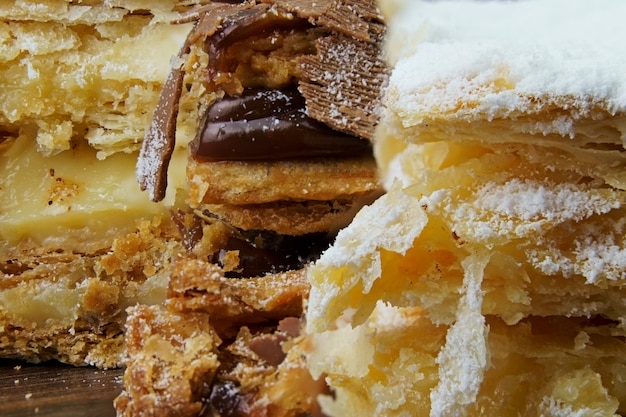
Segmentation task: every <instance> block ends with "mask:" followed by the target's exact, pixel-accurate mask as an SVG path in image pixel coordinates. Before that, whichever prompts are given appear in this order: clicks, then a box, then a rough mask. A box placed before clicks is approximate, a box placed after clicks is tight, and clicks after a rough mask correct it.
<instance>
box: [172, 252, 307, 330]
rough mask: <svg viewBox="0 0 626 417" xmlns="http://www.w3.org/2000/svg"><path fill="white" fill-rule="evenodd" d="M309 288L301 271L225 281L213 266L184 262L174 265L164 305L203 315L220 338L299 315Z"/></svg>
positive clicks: (197, 261) (180, 310)
mask: <svg viewBox="0 0 626 417" xmlns="http://www.w3.org/2000/svg"><path fill="white" fill-rule="evenodd" d="M308 288H309V284H308V282H307V280H306V272H305V270H304V269H300V270H297V271H289V272H285V273H280V274H275V275H267V276H264V277H257V278H245V279H231V278H225V277H224V272H223V271H222V269H221V268H219V267H218V266H216V265H213V264H210V263H207V262H203V261H199V260H186V261H181V262H180V263H178V264H177V265H176V268H175V270H174V271H173V275H172V277H171V280H170V289H169V293H168V300H167V302H166V304H167V305H168V306H169V307H170V308H172V309H174V310H176V311H179V312H204V313H207V314H209V315H210V317H211V324H212V325H213V326H214V327H216V328H218V329H220V334H223V333H225V332H227V331H228V330H232V329H236V331H237V330H238V328H239V327H240V326H242V325H254V324H259V323H265V322H268V321H272V320H277V319H280V318H283V317H287V316H295V317H298V316H300V315H301V314H302V303H303V299H304V298H305V297H306V294H307V293H308Z"/></svg>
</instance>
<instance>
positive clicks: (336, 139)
mask: <svg viewBox="0 0 626 417" xmlns="http://www.w3.org/2000/svg"><path fill="white" fill-rule="evenodd" d="M191 149H192V152H193V156H194V157H195V158H196V159H197V160H200V161H207V162H216V161H250V160H284V159H294V158H316V157H330V158H346V157H361V156H371V154H372V145H371V142H370V141H368V140H366V139H361V138H357V137H354V136H350V135H347V134H345V133H341V132H338V131H335V130H333V129H331V128H329V127H328V126H326V125H325V124H323V123H320V122H318V121H316V120H314V119H312V118H310V117H308V116H307V114H306V103H305V101H304V98H303V97H302V96H301V95H300V93H299V92H298V91H297V90H296V89H295V88H294V89H286V90H257V89H249V90H245V91H244V93H243V94H242V95H241V96H227V97H224V98H223V99H221V100H218V101H216V102H215V103H213V105H212V106H210V107H209V109H208V110H207V114H206V117H205V120H204V126H203V127H202V129H201V130H200V132H199V134H198V136H197V137H196V139H195V140H194V142H193V143H192V144H191Z"/></svg>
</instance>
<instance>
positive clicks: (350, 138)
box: [116, 0, 387, 416]
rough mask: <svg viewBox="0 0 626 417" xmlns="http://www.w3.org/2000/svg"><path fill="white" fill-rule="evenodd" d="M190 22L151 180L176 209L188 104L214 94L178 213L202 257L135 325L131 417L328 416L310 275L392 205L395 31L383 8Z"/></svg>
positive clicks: (237, 11)
mask: <svg viewBox="0 0 626 417" xmlns="http://www.w3.org/2000/svg"><path fill="white" fill-rule="evenodd" d="M182 20H183V21H195V27H194V29H193V30H192V31H191V33H190V34H189V36H188V38H187V40H186V42H185V44H184V45H183V46H182V48H181V50H180V53H179V55H178V57H177V58H176V59H174V60H173V68H172V70H171V72H170V74H169V77H168V80H167V82H166V85H165V87H164V89H163V92H162V94H161V97H160V101H159V104H158V105H157V108H156V111H155V113H154V118H153V123H152V126H151V128H150V130H149V131H148V133H147V135H146V137H145V140H144V143H143V147H142V152H141V155H140V158H139V161H138V164H137V176H138V180H139V182H140V184H141V187H142V189H144V190H147V191H148V193H149V195H150V198H151V199H153V200H155V201H159V200H160V199H162V198H163V197H164V196H165V190H166V187H167V175H166V174H167V170H168V164H169V159H170V155H171V152H172V150H173V149H174V146H175V138H176V136H177V118H178V109H179V106H181V105H182V103H188V101H185V100H186V97H187V96H188V95H189V92H192V94H191V95H192V96H194V97H196V96H197V95H198V94H197V93H198V92H199V91H200V92H202V94H200V99H199V100H197V101H196V102H197V111H198V123H197V133H196V135H195V138H194V139H193V141H191V143H190V144H189V150H188V158H187V181H188V198H187V201H186V205H187V206H188V208H187V209H186V210H185V209H184V208H181V207H179V211H178V212H177V214H176V215H175V218H176V219H177V220H176V223H177V225H178V227H179V229H180V230H181V232H182V235H183V236H185V243H186V246H187V249H188V251H189V254H190V256H189V257H181V259H180V261H179V262H178V263H177V265H176V270H175V271H174V273H173V274H172V275H171V276H170V288H169V292H168V299H167V300H166V302H165V304H164V306H161V307H147V306H137V307H134V308H132V309H131V310H130V312H129V317H130V318H129V320H128V322H127V336H126V341H127V346H128V351H129V361H128V363H127V371H126V374H125V392H124V393H123V394H122V395H120V397H118V399H117V400H116V408H117V410H118V415H123V416H133V415H138V414H140V413H143V412H144V410H151V412H153V413H154V414H159V415H185V416H186V415H189V416H191V415H224V416H225V415H228V416H248V415H250V416H252V415H254V416H268V415H271V416H296V415H317V414H319V412H320V411H319V407H318V405H317V403H316V397H317V396H318V394H320V393H325V392H327V391H326V386H325V383H324V381H323V380H322V379H320V380H318V381H316V380H313V379H312V378H311V376H310V374H309V372H308V370H307V369H306V368H305V367H304V361H303V356H302V349H303V346H302V345H301V344H300V340H301V336H300V335H299V328H300V326H301V322H302V314H303V308H304V301H305V299H306V298H307V297H308V291H309V285H308V282H307V279H306V266H307V265H308V264H309V263H310V262H311V261H313V260H315V259H317V257H319V255H320V253H321V252H322V251H324V250H325V249H326V248H328V246H329V245H330V244H331V243H332V241H333V239H334V236H335V234H336V232H337V230H339V229H340V228H342V227H343V226H345V225H346V224H347V223H348V222H349V221H350V220H351V219H352V217H353V216H354V214H355V213H356V212H357V211H358V209H359V208H360V207H362V206H363V204H366V203H368V202H371V201H373V200H374V199H375V198H376V197H377V196H378V195H379V194H380V188H379V182H378V178H377V169H376V164H375V161H374V158H373V155H372V142H371V139H372V137H373V132H374V129H375V127H376V124H377V121H378V103H379V98H380V96H381V91H382V88H383V85H384V84H385V81H386V78H387V70H386V67H385V65H384V63H383V61H382V58H381V49H380V46H381V41H382V36H383V33H384V24H383V23H382V20H381V17H380V16H379V14H378V12H377V9H376V7H375V1H373V0H368V1H354V0H352V1H338V0H323V1H264V2H255V1H250V2H244V3H238V4H231V3H218V2H213V3H211V4H209V5H207V6H204V7H202V8H199V9H198V10H197V11H196V13H195V14H193V15H189V16H188V18H187V19H182ZM182 323H187V325H182ZM155 340H158V341H159V342H158V343H155V342H154V341H155ZM203 413H204V414H203Z"/></svg>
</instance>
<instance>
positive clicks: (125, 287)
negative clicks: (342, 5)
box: [0, 0, 195, 367]
mask: <svg viewBox="0 0 626 417" xmlns="http://www.w3.org/2000/svg"><path fill="white" fill-rule="evenodd" d="M191 7H192V6H191V5H190V4H189V2H185V5H183V2H177V1H169V2H168V1H165V2H163V1H160V2H145V3H143V4H142V5H138V4H135V3H134V2H132V4H131V2H118V1H93V2H88V4H85V3H84V2H70V1H64V0H50V1H46V2H38V3H37V7H35V6H34V4H26V3H24V2H4V3H3V4H2V5H0V31H1V32H2V48H0V49H1V52H0V98H1V100H0V101H1V102H2V104H1V106H0V131H1V132H2V134H1V137H0V357H5V358H19V359H25V360H29V361H34V362H38V361H43V360H47V359H58V360H61V361H63V362H68V363H72V364H76V365H86V364H93V365H97V366H100V367H113V366H119V365H121V363H122V356H123V350H124V343H123V334H122V333H123V326H124V322H125V309H126V307H128V306H130V305H134V304H136V303H145V304H152V303H158V302H161V301H162V300H164V299H165V295H166V291H167V274H166V271H167V269H168V268H169V265H170V261H171V259H173V258H174V257H175V256H177V255H178V254H180V253H186V248H185V246H184V242H183V239H182V237H181V235H180V233H179V231H178V229H177V227H176V224H175V222H174V221H173V220H172V219H171V216H170V207H174V206H175V203H176V200H177V194H178V198H180V196H181V195H182V194H184V192H185V188H186V186H185V181H184V175H185V173H184V164H185V152H184V151H182V150H178V151H176V156H175V160H176V162H174V163H173V164H174V165H176V166H178V167H179V168H178V169H172V170H171V179H170V180H171V183H172V187H171V190H170V193H169V194H168V196H167V198H166V200H165V201H164V202H163V203H162V204H153V203H152V202H151V201H150V200H149V199H148V198H147V197H146V196H144V195H143V194H141V193H140V192H139V190H138V187H137V185H136V180H135V165H136V158H137V151H138V148H139V146H140V143H141V141H142V139H143V135H144V132H145V130H146V128H147V127H148V126H149V124H150V120H151V116H152V110H153V109H154V107H155V105H156V103H157V101H158V96H159V93H160V90H161V87H162V85H163V83H164V81H165V79H166V76H167V74H168V72H169V68H170V59H171V57H172V56H174V55H176V53H177V51H178V48H179V45H180V43H181V42H182V41H183V40H184V39H185V36H186V34H187V32H188V30H189V26H187V27H185V26H184V25H183V26H181V25H178V26H173V25H170V20H171V19H175V18H177V17H178V16H180V13H182V12H186V11H189V10H190V8H191ZM185 114H186V112H185V111H181V120H180V123H179V126H180V128H179V134H180V140H179V145H180V148H181V149H182V148H184V147H185V144H186V143H187V142H188V141H189V139H190V138H189V135H187V136H186V132H189V130H188V128H187V127H188V126H189V123H190V122H191V119H190V118H188V117H185ZM193 121H194V122H195V119H193ZM181 168H182V170H181Z"/></svg>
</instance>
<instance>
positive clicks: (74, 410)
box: [0, 360, 124, 417]
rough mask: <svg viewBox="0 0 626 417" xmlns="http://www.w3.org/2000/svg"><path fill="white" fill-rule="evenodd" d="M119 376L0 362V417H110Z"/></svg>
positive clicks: (119, 385)
mask: <svg viewBox="0 0 626 417" xmlns="http://www.w3.org/2000/svg"><path fill="white" fill-rule="evenodd" d="M123 372H124V371H123V370H121V369H110V370H101V369H96V368H90V367H86V368H75V367H71V366H67V365H63V364H60V363H57V362H50V363H44V364H39V365H33V364H27V363H22V362H17V361H9V360H0V416H2V417H18V416H19V417H23V416H46V417H48V416H58V417H85V416H89V417H91V416H93V417H113V416H115V409H114V408H113V399H114V398H115V397H117V395H118V394H119V393H120V392H121V391H122V389H123V381H122V375H123Z"/></svg>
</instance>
